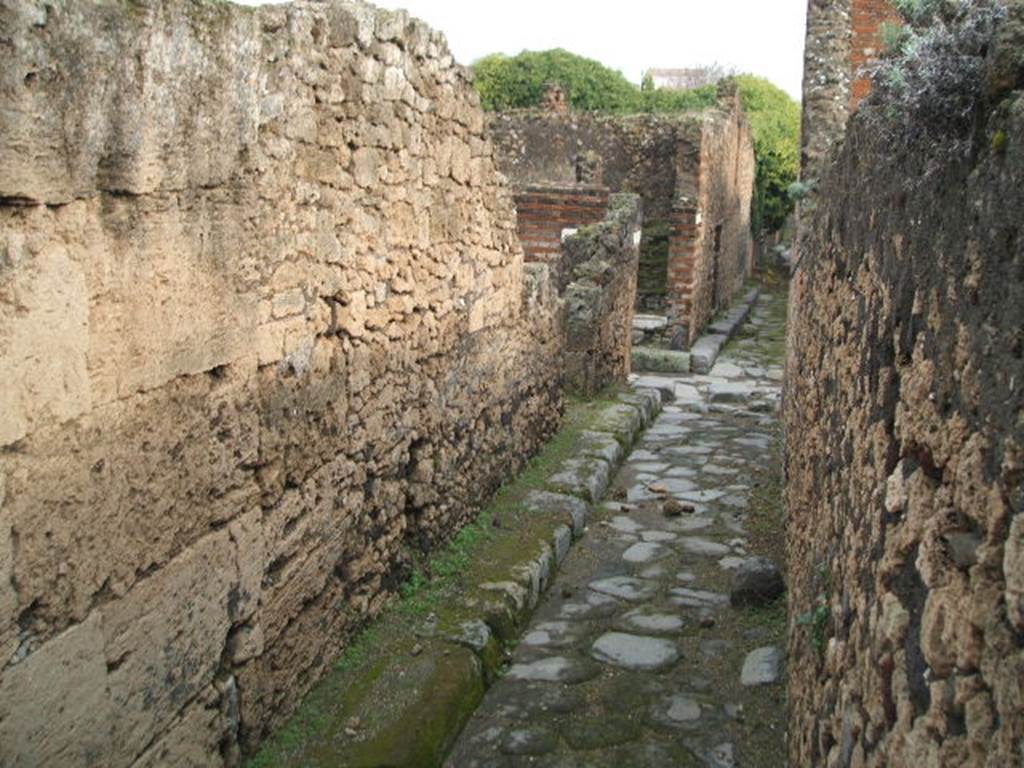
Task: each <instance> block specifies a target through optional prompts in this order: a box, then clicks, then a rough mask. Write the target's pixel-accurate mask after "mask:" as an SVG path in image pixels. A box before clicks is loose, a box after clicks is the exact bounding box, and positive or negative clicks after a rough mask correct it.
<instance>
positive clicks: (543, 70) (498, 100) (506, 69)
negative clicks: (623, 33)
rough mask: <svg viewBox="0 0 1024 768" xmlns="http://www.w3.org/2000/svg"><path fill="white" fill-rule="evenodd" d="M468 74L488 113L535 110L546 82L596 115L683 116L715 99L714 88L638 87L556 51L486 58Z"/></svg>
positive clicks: (599, 66) (590, 62)
mask: <svg viewBox="0 0 1024 768" xmlns="http://www.w3.org/2000/svg"><path fill="white" fill-rule="evenodd" d="M473 74H474V81H475V83H476V88H477V90H478V91H479V92H480V100H481V103H482V104H483V107H484V109H489V110H501V109H523V108H529V107H536V106H537V105H539V104H540V103H541V100H542V99H543V97H544V93H545V91H546V90H547V87H548V84H549V83H558V84H559V85H561V86H562V88H564V89H565V92H566V94H567V96H568V98H569V104H570V105H571V106H572V107H573V109H582V110H588V111H595V112H616V113H640V112H685V111H688V110H692V109H703V108H704V107H708V106H711V105H713V104H714V103H715V100H716V98H717V95H716V94H717V92H716V90H715V88H714V87H713V86H711V87H705V88H695V89H692V90H689V91H670V90H666V89H663V88H655V87H654V83H653V81H650V80H648V81H647V82H646V83H645V85H644V87H642V88H638V87H637V86H636V85H634V84H633V83H631V82H630V81H629V80H627V79H626V78H625V77H624V76H623V75H622V73H621V72H617V71H615V70H613V69H609V68H608V67H606V66H604V65H603V64H601V63H600V62H597V61H594V60H593V59H587V58H584V57H583V56H577V55H576V54H574V53H569V52H568V51H565V50H562V49H561V48H556V49H554V50H550V51H523V52H522V53H520V54H519V55H517V56H505V55H504V54H500V53H495V54H491V55H490V56H485V57H484V58H482V59H480V60H479V61H477V62H476V63H475V64H474V65H473Z"/></svg>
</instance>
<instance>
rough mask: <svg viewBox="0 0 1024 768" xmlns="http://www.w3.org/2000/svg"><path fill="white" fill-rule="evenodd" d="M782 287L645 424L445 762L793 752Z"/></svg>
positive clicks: (686, 760)
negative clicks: (787, 685) (789, 734)
mask: <svg viewBox="0 0 1024 768" xmlns="http://www.w3.org/2000/svg"><path fill="white" fill-rule="evenodd" d="M784 318H785V297H784V295H782V293H781V292H778V293H776V294H775V295H763V296H762V297H761V300H760V302H759V303H758V305H757V306H756V307H755V309H754V311H753V313H752V316H751V320H750V321H749V323H748V324H747V325H746V326H744V327H743V329H742V330H741V333H740V336H739V337H738V338H737V339H736V340H734V341H733V342H732V343H730V344H729V345H728V346H727V347H726V348H725V350H724V351H723V353H722V355H721V356H720V357H719V359H718V361H717V362H716V364H715V366H714V368H713V369H712V371H711V373H710V374H709V375H706V376H701V375H691V374H686V375H678V376H671V377H669V376H639V377H635V380H634V386H640V387H655V388H658V389H662V390H668V391H670V392H671V393H672V395H673V396H674V401H673V402H670V403H668V404H667V405H666V407H665V409H664V410H663V412H662V414H661V416H660V417H659V418H658V419H657V420H656V422H655V423H654V424H653V425H652V426H651V428H650V429H649V430H648V431H647V432H646V433H645V434H644V435H643V437H642V438H641V440H640V441H639V443H638V444H637V446H636V447H635V448H634V450H633V452H632V454H631V455H630V456H629V458H628V459H627V461H626V463H625V464H624V466H623V467H622V469H621V470H620V472H619V474H618V476H617V478H616V479H615V482H614V484H613V486H612V491H611V494H610V498H612V499H615V501H607V502H605V503H604V504H602V505H601V507H600V509H599V510H597V512H596V514H595V517H594V518H593V520H592V522H591V525H590V528H589V530H588V532H587V535H586V536H585V537H584V539H583V540H582V541H581V542H580V544H579V545H578V546H577V547H576V548H574V550H573V552H572V554H571V555H570V556H569V558H568V559H567V561H566V563H565V564H564V566H563V569H562V571H561V572H560V573H559V575H558V577H557V578H556V580H555V583H554V585H553V587H552V588H551V589H550V590H549V592H548V594H547V596H546V597H545V598H544V599H543V600H542V603H541V605H540V607H539V609H538V611H537V613H536V614H535V616H534V618H533V620H532V622H531V625H530V627H529V628H528V630H527V632H526V634H525V636H524V638H523V640H522V642H521V643H520V645H519V646H518V647H517V648H516V650H515V652H514V654H513V658H512V660H511V665H510V666H509V667H508V670H507V673H506V674H505V676H504V677H503V678H502V679H501V680H500V681H499V682H498V683H497V684H496V685H495V686H494V687H493V688H492V689H491V690H490V691H489V692H488V694H487V696H486V698H485V700H484V703H483V705H482V706H481V708H480V709H479V710H478V712H477V713H476V715H475V716H474V717H473V719H472V720H471V721H470V723H469V725H468V726H467V727H466V729H465V731H464V732H463V734H462V736H461V738H460V740H459V742H458V744H457V745H456V747H455V749H454V751H453V753H452V755H451V756H450V758H449V760H448V763H447V765H448V766H450V767H451V768H473V767H474V766H481V767H482V766H509V767H511V766H524V765H530V766H560V767H562V766H564V767H565V768H568V767H570V766H573V767H575V766H581V767H582V766H609V768H611V766H616V767H617V768H619V767H624V766H645V767H648V766H669V765H672V766H689V765H694V766H700V765H706V766H713V767H714V768H726V767H727V766H751V767H754V766H765V767H768V766H778V765H782V764H784V756H783V755H784V749H783V736H784V732H783V729H784V715H785V697H784V689H783V685H782V672H783V665H784V659H783V651H784V635H785V601H784V599H783V598H782V597H781V594H780V593H781V592H782V589H783V585H782V575H781V572H780V568H781V567H782V536H783V531H782V526H783V519H782V512H781V503H780V500H779V489H778V482H779V478H778V472H779V469H778V467H779V462H780V458H779V448H780V446H779V444H778V443H779V437H778V434H779V433H778V422H777V415H776V408H777V404H778V401H779V397H780V380H781V376H782V372H781V363H782V338H783V336H784V324H785V323H784Z"/></svg>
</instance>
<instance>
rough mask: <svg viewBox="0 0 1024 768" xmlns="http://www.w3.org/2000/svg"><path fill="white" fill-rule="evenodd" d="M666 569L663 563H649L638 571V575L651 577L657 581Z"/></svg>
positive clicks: (642, 577) (643, 577)
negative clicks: (649, 564)
mask: <svg viewBox="0 0 1024 768" xmlns="http://www.w3.org/2000/svg"><path fill="white" fill-rule="evenodd" d="M666 573H668V571H666V570H665V566H664V565H651V566H648V567H647V568H644V569H643V570H642V571H640V573H639V576H640V578H641V579H653V580H654V581H658V580H660V579H662V578H663V577H664V576H665V574H666Z"/></svg>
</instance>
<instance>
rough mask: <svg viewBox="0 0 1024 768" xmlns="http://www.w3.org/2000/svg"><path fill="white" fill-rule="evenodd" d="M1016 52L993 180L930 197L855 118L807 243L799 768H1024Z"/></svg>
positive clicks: (797, 412)
mask: <svg viewBox="0 0 1024 768" xmlns="http://www.w3.org/2000/svg"><path fill="white" fill-rule="evenodd" d="M1021 8H1024V6H1018V19H1020V18H1024V17H1022V16H1021V15H1020V14H1019V11H1020V9H1021ZM1019 29H1020V27H1019V26H1018V30H1019ZM1013 46H1015V48H1014V50H1015V52H1016V53H1015V56H1016V58H1015V59H1013V61H1015V63H1012V65H1011V66H1007V67H1003V68H1002V69H1001V70H999V71H1001V72H1002V75H1001V76H1006V77H1008V80H1006V81H1005V82H1003V85H1002V86H1001V88H1002V90H1004V91H1005V90H1009V89H1012V88H1017V89H1018V90H1017V91H1016V92H1014V93H1011V94H1010V95H1009V96H1005V94H1004V93H999V94H998V96H999V97H1000V98H1002V100H1001V101H1000V102H999V103H998V104H997V105H996V106H994V107H993V108H992V109H991V110H990V111H989V113H988V114H987V115H986V116H985V119H984V121H983V123H982V125H981V127H980V128H979V132H978V135H977V142H976V146H977V150H978V154H977V156H976V158H975V159H974V160H972V161H963V163H962V164H961V165H959V166H957V165H950V166H948V167H946V169H945V170H944V172H943V173H942V174H940V175H939V176H937V177H935V178H933V179H930V180H929V181H928V182H926V183H923V184H920V185H919V186H918V187H917V188H916V189H913V190H912V191H908V188H907V179H908V178H909V179H914V178H917V177H918V174H919V172H920V167H919V165H920V163H919V162H918V158H914V157H911V158H909V159H907V160H906V161H902V162H896V161H894V159H893V158H892V156H891V152H890V151H889V148H888V147H886V146H882V145H881V143H880V142H879V141H878V139H877V138H876V137H875V136H873V135H872V133H871V130H870V127H868V126H865V125H863V124H862V121H860V120H859V119H857V118H854V119H853V121H852V122H851V125H850V127H849V131H848V135H847V139H846V144H845V146H844V148H843V150H842V152H841V153H840V154H839V156H838V158H837V160H836V163H835V165H834V167H833V168H832V170H831V171H830V172H829V174H828V175H827V176H826V177H825V179H824V183H823V187H822V191H821V197H820V199H819V201H818V208H817V211H816V212H815V214H814V219H813V221H811V222H810V223H809V224H808V225H807V232H806V233H805V240H804V242H803V243H802V247H801V251H802V262H801V264H800V266H799V268H798V271H797V273H796V275H795V278H794V288H793V290H794V292H795V293H796V295H797V299H796V300H795V301H794V302H793V303H792V304H791V307H792V314H791V323H792V330H791V337H790V339H789V356H790V360H789V367H788V370H787V378H786V381H787V384H786V386H787V392H786V424H787V430H788V435H787V445H788V460H787V478H788V485H787V506H788V515H789V533H788V540H789V568H790V572H789V583H790V594H791V597H790V606H791V618H792V619H794V620H795V619H797V618H798V617H801V616H803V617H804V623H803V624H801V625H799V626H797V627H796V629H795V631H794V633H793V634H792V636H791V643H790V659H789V664H788V666H789V670H790V693H789V701H790V707H791V710H792V712H791V715H792V716H791V720H790V727H789V736H790V759H791V763H792V764H793V765H808V766H809V765H815V766H817V765H821V766H950V767H952V766H966V765H970V766H988V767H991V768H996V766H999V767H1000V768H1002V767H1003V766H1020V765H1022V764H1024V753H1022V744H1024V416H1022V414H1024V388H1022V384H1024V331H1022V329H1024V238H1022V237H1021V230H1020V228H1021V218H1020V211H1021V210H1022V209H1024V142H1022V140H1021V137H1022V136H1024V95H1022V91H1021V89H1022V88H1024V79H1022V78H1021V73H1022V72H1024V68H1022V66H1021V64H1022V63H1024V61H1022V59H1021V53H1020V52H1021V50H1024V49H1022V48H1021V47H1020V35H1019V32H1018V38H1017V40H1016V41H1015V42H1014V43H1013ZM1004 96H1005V97H1004Z"/></svg>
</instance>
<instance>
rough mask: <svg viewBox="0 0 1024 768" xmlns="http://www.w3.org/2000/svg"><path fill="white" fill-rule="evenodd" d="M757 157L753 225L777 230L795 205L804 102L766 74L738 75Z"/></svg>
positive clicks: (737, 78) (769, 230)
mask: <svg viewBox="0 0 1024 768" xmlns="http://www.w3.org/2000/svg"><path fill="white" fill-rule="evenodd" d="M735 80H736V85H737V87H738V89H739V94H740V101H741V102H742V104H743V109H744V111H745V112H746V113H747V118H748V119H749V120H750V129H751V133H753V136H754V153H755V155H756V157H757V176H756V180H755V191H754V206H753V227H754V232H755V233H760V232H774V231H775V230H777V229H778V228H779V227H781V226H782V225H783V223H784V222H785V221H786V217H787V216H788V215H789V213H790V211H792V209H793V203H792V201H791V200H790V197H789V194H788V189H789V186H790V185H791V184H793V183H794V182H795V181H796V179H797V174H798V172H799V170H800V105H799V104H797V102H796V101H794V100H793V99H792V98H791V97H790V96H789V94H788V93H786V92H785V91H784V90H782V89H781V88H779V87H778V86H776V85H773V84H772V83H771V82H770V81H768V80H766V79H765V78H763V77H757V76H755V75H737V76H736V78H735Z"/></svg>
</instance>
